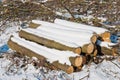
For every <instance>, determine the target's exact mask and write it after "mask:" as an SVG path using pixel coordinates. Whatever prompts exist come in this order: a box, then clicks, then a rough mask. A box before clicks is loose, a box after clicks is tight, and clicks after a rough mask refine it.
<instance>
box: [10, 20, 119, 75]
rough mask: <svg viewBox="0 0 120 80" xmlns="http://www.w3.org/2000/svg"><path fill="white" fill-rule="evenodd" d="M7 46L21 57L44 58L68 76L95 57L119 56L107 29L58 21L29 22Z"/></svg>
mask: <svg viewBox="0 0 120 80" xmlns="http://www.w3.org/2000/svg"><path fill="white" fill-rule="evenodd" d="M8 45H9V47H10V48H11V49H13V50H16V52H18V53H20V54H21V55H27V56H29V57H33V56H35V57H37V58H38V59H45V60H46V61H47V64H52V65H53V66H54V67H56V68H57V69H61V70H63V71H65V72H67V73H72V72H75V71H78V70H80V69H81V68H82V66H83V65H84V64H86V63H89V62H90V61H91V60H93V61H94V59H96V57H97V56H98V55H102V54H104V55H112V56H116V55H117V54H118V52H117V49H116V48H115V47H113V46H114V45H116V44H115V43H112V42H111V41H110V32H109V31H108V30H106V29H103V28H97V27H93V26H87V25H83V24H78V23H75V22H69V21H65V20H61V19H56V20H55V21H54V23H50V22H45V21H40V20H32V22H31V23H30V24H29V28H26V29H22V30H21V31H20V32H19V36H16V35H14V36H12V37H11V38H10V39H9V41H8Z"/></svg>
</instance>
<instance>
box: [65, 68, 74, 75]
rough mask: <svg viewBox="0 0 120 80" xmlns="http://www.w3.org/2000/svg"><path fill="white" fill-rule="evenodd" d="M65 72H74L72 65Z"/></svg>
mask: <svg viewBox="0 0 120 80" xmlns="http://www.w3.org/2000/svg"><path fill="white" fill-rule="evenodd" d="M66 72H67V73H68V74H70V73H73V72H74V68H73V66H70V67H68V69H67V70H66Z"/></svg>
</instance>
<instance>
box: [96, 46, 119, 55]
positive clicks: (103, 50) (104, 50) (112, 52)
mask: <svg viewBox="0 0 120 80" xmlns="http://www.w3.org/2000/svg"><path fill="white" fill-rule="evenodd" d="M98 52H99V54H100V53H102V54H104V55H113V56H116V55H117V54H118V52H117V51H116V49H115V48H111V49H109V48H107V47H99V48H98Z"/></svg>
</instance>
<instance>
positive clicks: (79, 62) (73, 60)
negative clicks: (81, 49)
mask: <svg viewBox="0 0 120 80" xmlns="http://www.w3.org/2000/svg"><path fill="white" fill-rule="evenodd" d="M69 60H70V62H71V64H72V65H73V66H75V67H78V66H81V65H82V63H83V58H82V56H77V57H70V58H69Z"/></svg>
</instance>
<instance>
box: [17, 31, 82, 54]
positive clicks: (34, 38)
mask: <svg viewBox="0 0 120 80" xmlns="http://www.w3.org/2000/svg"><path fill="white" fill-rule="evenodd" d="M19 36H20V37H22V38H25V39H28V40H31V41H34V42H37V43H39V44H42V45H44V46H47V47H50V48H55V49H59V50H69V51H73V52H75V53H77V54H80V53H81V48H74V47H69V46H66V45H63V44H60V43H58V42H55V41H53V40H49V39H46V38H43V37H39V36H36V35H33V34H31V33H27V32H25V31H23V30H21V31H20V32H19Z"/></svg>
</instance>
